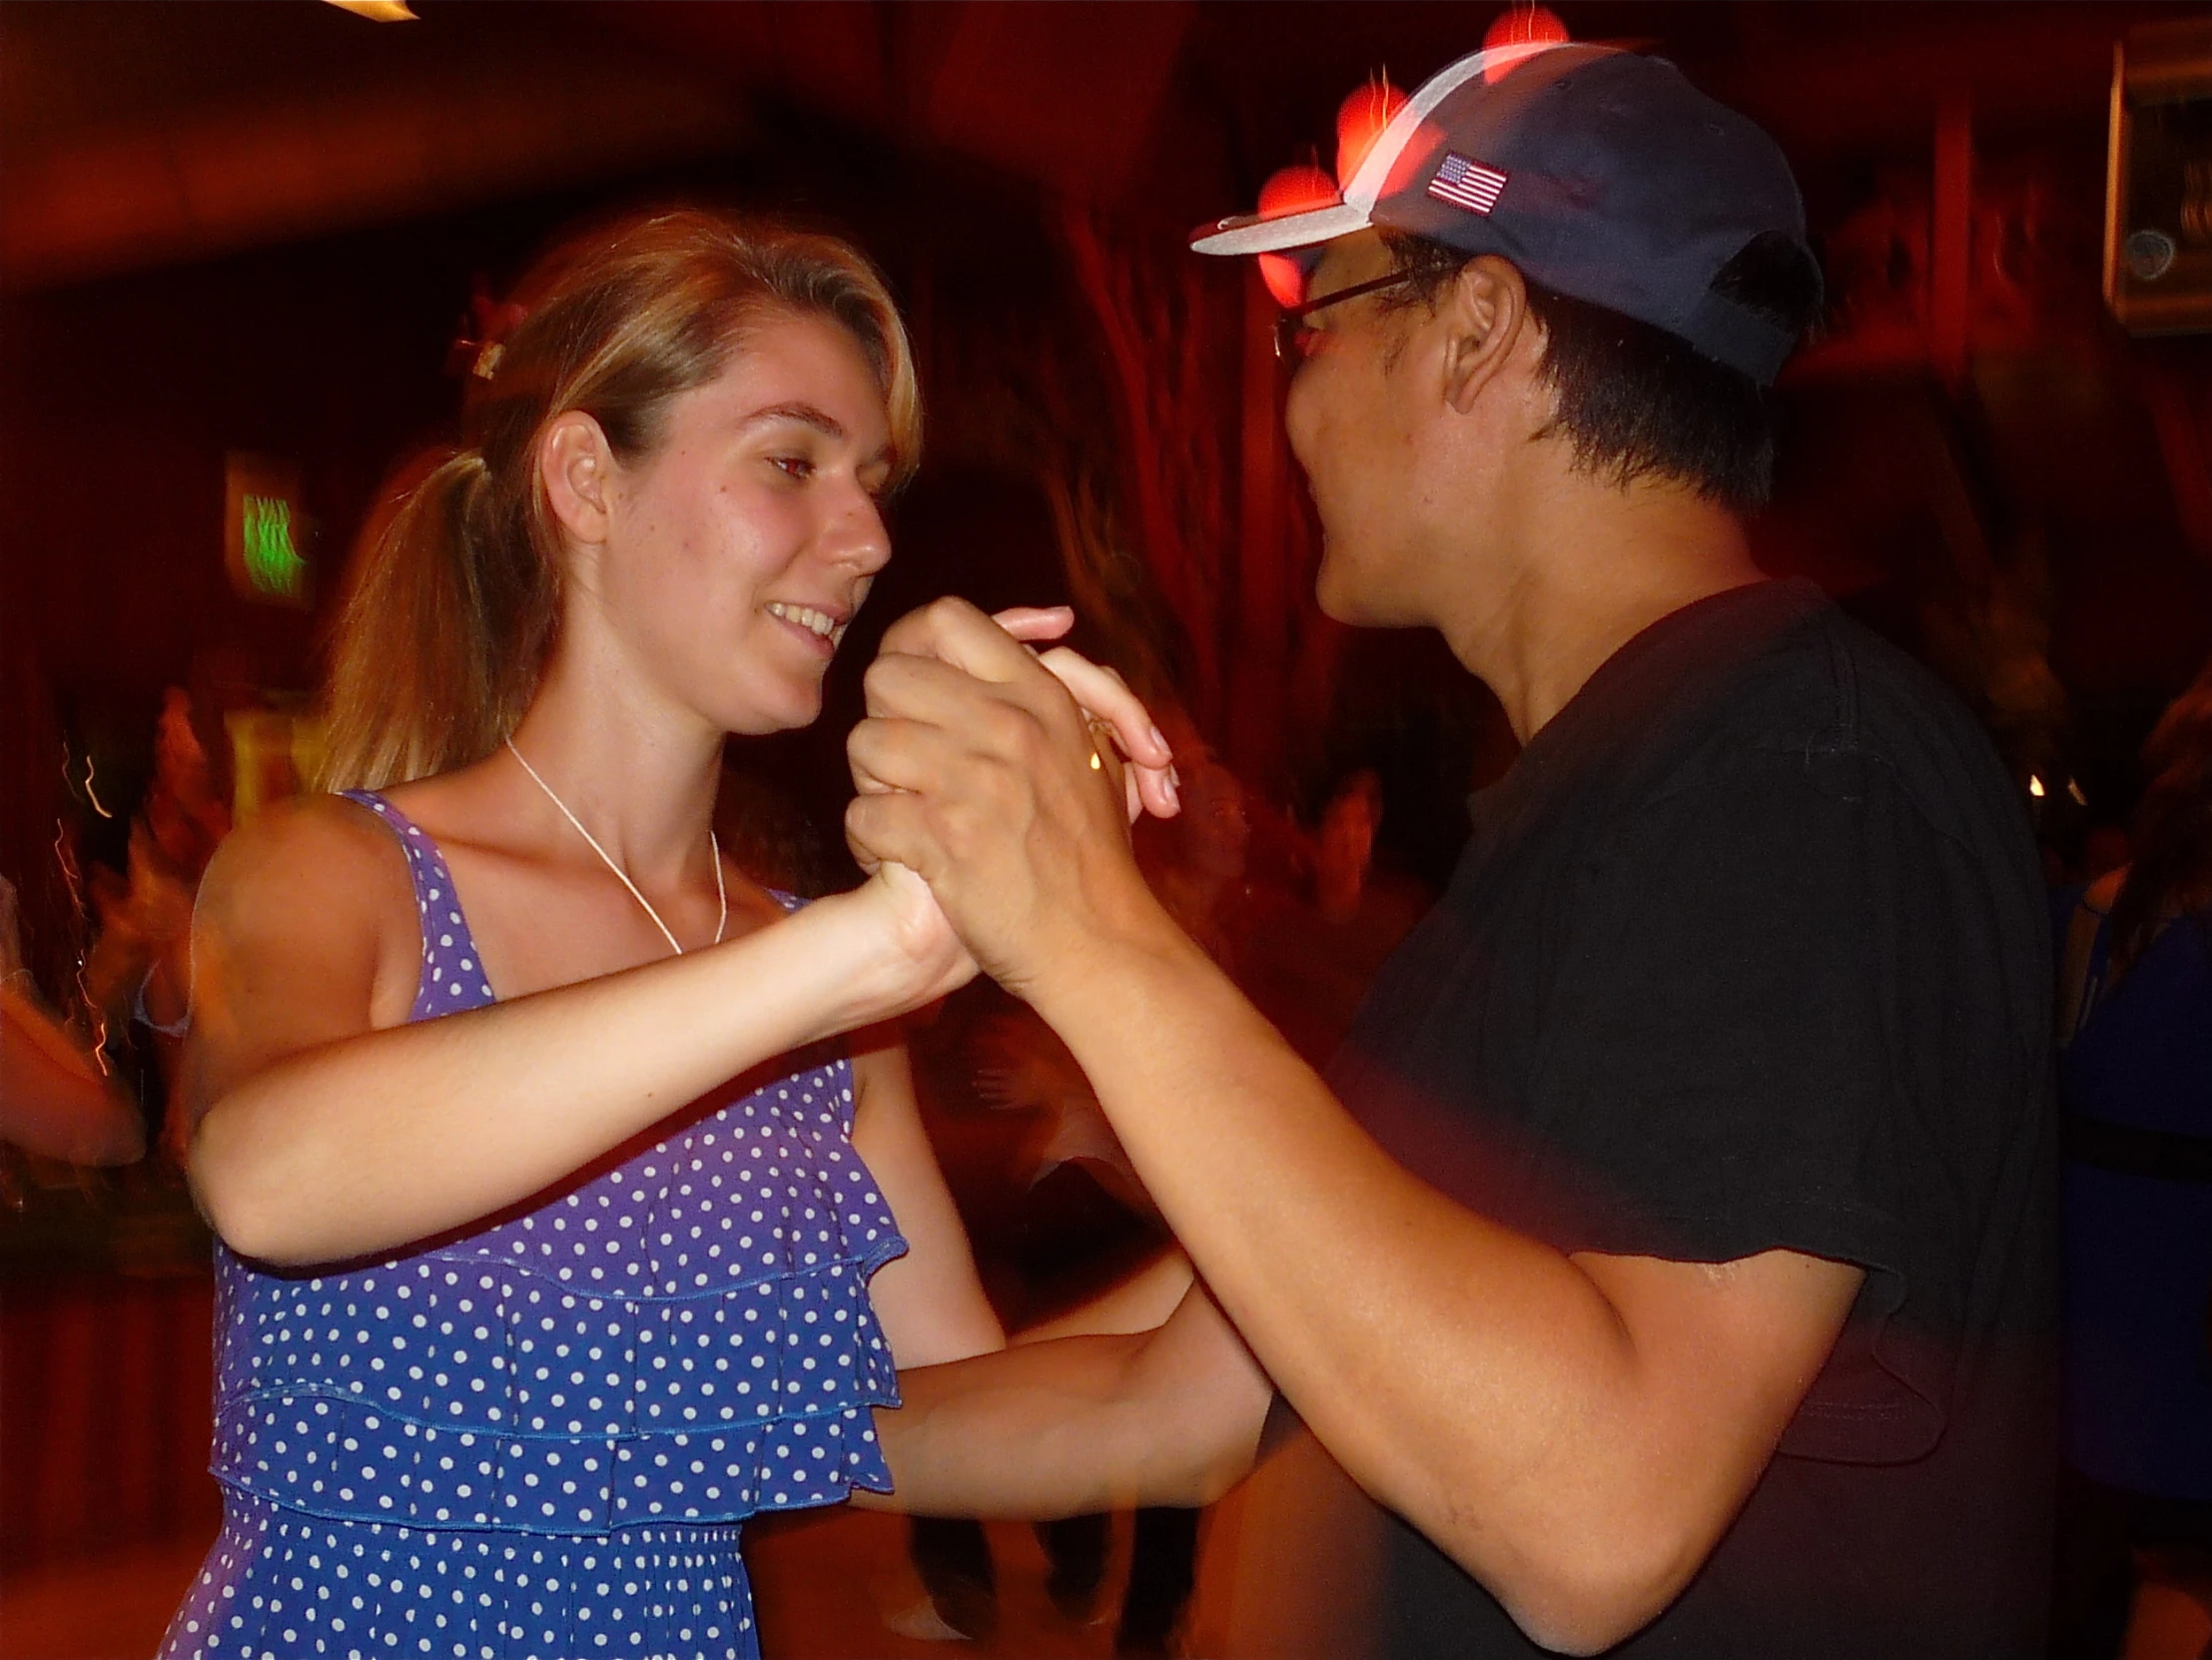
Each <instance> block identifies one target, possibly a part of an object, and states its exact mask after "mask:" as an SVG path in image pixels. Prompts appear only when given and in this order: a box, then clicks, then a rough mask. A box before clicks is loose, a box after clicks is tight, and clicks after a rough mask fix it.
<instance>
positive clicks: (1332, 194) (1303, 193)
mask: <svg viewBox="0 0 2212 1660" xmlns="http://www.w3.org/2000/svg"><path fill="white" fill-rule="evenodd" d="M1342 200H1343V198H1342V197H1340V196H1338V195H1337V194H1336V181H1335V180H1334V179H1331V178H1330V177H1329V176H1328V175H1327V174H1326V173H1323V172H1322V171H1321V170H1320V169H1319V168H1317V167H1313V166H1310V165H1306V166H1299V167H1283V168H1277V169H1276V170H1275V172H1274V174H1273V175H1272V176H1271V177H1270V178H1269V179H1268V181H1267V182H1266V183H1265V184H1264V185H1261V186H1260V187H1259V217H1260V218H1262V219H1281V218H1282V217H1283V216H1284V215H1286V214H1300V213H1304V212H1305V211H1306V210H1307V209H1308V208H1326V207H1329V206H1331V205H1333V204H1335V203H1337V202H1340V201H1342Z"/></svg>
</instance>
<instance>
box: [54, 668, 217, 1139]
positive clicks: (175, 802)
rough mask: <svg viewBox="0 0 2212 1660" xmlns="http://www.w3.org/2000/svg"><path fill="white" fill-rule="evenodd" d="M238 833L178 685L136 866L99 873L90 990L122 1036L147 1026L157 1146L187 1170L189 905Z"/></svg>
mask: <svg viewBox="0 0 2212 1660" xmlns="http://www.w3.org/2000/svg"><path fill="white" fill-rule="evenodd" d="M230 832H231V814H230V810H229V809H228V808H227V807H225V806H224V804H223V801H222V799H221V797H220V796H218V795H217V794H216V790H215V781H214V777H213V772H212V769H211V768H210V766H209V764H208V755H207V751H206V749H205V748H204V747H202V745H201V743H200V738H199V735H198V733H197V732H195V731H194V729H193V724H192V699H191V697H190V696H189V695H187V694H186V693H185V692H184V691H182V690H181V689H179V688H178V687H176V686H171V687H170V688H169V689H168V690H167V691H166V692H165V693H164V694H163V697H162V709H161V714H160V716H159V717H158V719H157V721H156V723H155V728H154V780H153V784H152V786H151V787H150V788H149V789H148V791H147V795H146V806H145V810H144V811H143V812H142V813H141V814H140V815H139V816H138V817H137V818H136V819H135V820H133V821H132V824H131V840H130V853H129V868H128V870H127V871H126V873H125V875H124V877H123V879H122V880H121V881H117V880H115V879H114V877H113V873H111V872H109V871H107V870H106V869H105V867H96V868H95V869H94V871H93V876H92V884H91V885H92V896H93V904H94V908H95V909H96V910H97V912H98V913H99V918H100V929H99V933H98V936H97V938H96V939H95V940H94V942H93V946H92V949H91V951H90V952H89V953H87V955H86V960H85V987H86V992H87V994H88V995H89V996H90V997H91V999H92V1001H93V1002H94V1003H95V1004H96V1005H98V1006H99V1007H100V1008H101V1009H102V1010H103V1011H105V1013H106V1015H107V1018H108V1020H109V1022H110V1024H111V1026H113V1027H114V1028H115V1029H116V1030H119V1031H120V1030H123V1029H124V1028H125V1027H126V1026H128V1025H129V1024H131V1023H134V1022H135V1023H137V1024H138V1025H141V1026H143V1027H145V1028H146V1030H147V1034H148V1037H149V1039H150V1040H151V1042H152V1046H153V1060H154V1063H155V1065H154V1073H153V1081H154V1084H155V1085H157V1086H159V1092H160V1093H159V1094H158V1095H157V1097H156V1099H157V1100H159V1101H160V1102H161V1107H160V1110H159V1114H158V1117H159V1119H160V1125H161V1129H160V1138H159V1140H160V1144H161V1147H162V1149H163V1151H164V1152H165V1153H166V1154H167V1155H168V1157H169V1159H170V1161H171V1162H172V1163H173V1164H175V1165H176V1166H177V1167H178V1168H179V1169H182V1168H183V1166H184V1162H185V1155H186V1152H187V1143H188V1140H189V1136H190V1128H191V1127H190V1125H189V1123H188V1121H187V1115H186V1114H185V1112H184V1111H183V1109H182V1105H181V1103H180V1102H179V1100H178V1099H177V1095H176V1085H177V1080H178V1076H179V1066H178V1063H179V1061H180V1059H181V1058H182V1055H183V1051H184V1039H185V1033H186V1032H187V1031H188V1030H189V1028H190V1021H189V1018H188V1016H189V1011H190V1008H191V1004H192V953H191V936H192V906H193V900H194V897H195V896H196V895H197V894H198V892H199V888H200V878H201V876H202V875H203V874H204V873H205V872H206V870H207V868H208V861H209V860H210V859H212V858H214V857H215V850H216V848H217V847H219V846H220V845H222V842H223V838H224V837H225V836H227V835H229V834H230Z"/></svg>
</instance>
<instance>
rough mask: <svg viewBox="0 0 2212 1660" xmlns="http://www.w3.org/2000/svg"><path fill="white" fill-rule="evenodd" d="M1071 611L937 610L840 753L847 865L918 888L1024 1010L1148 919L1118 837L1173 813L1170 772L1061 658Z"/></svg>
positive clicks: (888, 652)
mask: <svg viewBox="0 0 2212 1660" xmlns="http://www.w3.org/2000/svg"><path fill="white" fill-rule="evenodd" d="M1074 620H1075V618H1074V613H1073V612H1071V611H1070V610H1069V609H1067V608H1066V607H1065V606H1055V607H1038V608H1030V607H1023V608H1019V609H1015V610H1008V611H1001V612H999V613H998V614H997V615H995V616H986V615H985V614H984V613H983V612H982V611H980V610H978V609H976V607H975V606H973V605H970V604H968V603H967V602H965V601H963V600H959V599H940V600H938V601H936V602H935V603H933V604H930V605H927V606H925V607H923V608H922V609H921V610H918V611H915V612H913V613H911V614H909V615H908V616H905V617H903V618H901V619H900V620H899V621H898V622H897V623H895V624H894V625H893V626H892V627H891V629H890V631H889V632H888V633H886V634H885V636H884V641H883V648H882V651H881V653H880V654H879V655H878V657H877V658H876V660H875V662H874V663H872V664H871V665H870V666H869V669H868V674H867V679H866V689H867V718H866V719H864V720H863V721H862V722H861V723H860V724H859V725H858V726H856V727H855V728H854V729H853V732H852V735H851V737H850V738H849V739H848V740H847V743H846V752H847V755H848V757H849V759H850V760H851V762H852V767H853V781H854V783H855V785H856V786H857V787H858V789H859V792H860V793H859V794H858V795H857V796H855V798H854V799H853V801H852V803H851V805H850V806H849V807H848V808H847V809H846V813H845V835H846V840H847V842H848V843H849V844H850V845H851V847H852V850H853V854H854V857H855V858H857V859H858V860H859V861H860V863H861V866H862V868H863V869H865V870H868V871H870V872H871V873H875V872H878V871H879V869H880V870H882V871H883V873H884V874H885V875H887V876H896V875H898V873H899V872H900V871H901V869H903V870H904V871H906V872H911V873H913V875H915V876H919V877H920V878H921V880H922V881H923V882H924V883H926V884H927V885H928V888H929V891H930V894H931V895H932V896H934V898H935V901H936V904H937V906H938V907H939V908H940V909H941V910H942V912H943V915H944V917H945V919H946V921H947V922H949V923H950V925H951V927H952V929H953V931H954V932H955V933H957V934H958V935H959V937H960V941H961V943H962V944H963V945H964V946H965V947H966V948H967V950H968V952H969V953H970V954H971V955H972V956H973V957H974V959H975V961H976V963H977V964H978V965H979V966H980V967H981V968H982V969H983V970H984V971H985V972H986V973H988V974H990V975H991V976H992V978H994V979H995V980H998V981H999V982H1000V983H1001V984H1002V985H1005V986H1007V987H1008V988H1009V989H1010V990H1013V991H1014V992H1016V993H1017V994H1018V995H1019V994H1023V993H1024V992H1025V991H1027V990H1028V989H1029V988H1030V987H1032V986H1033V985H1034V983H1035V981H1036V978H1037V976H1038V974H1039V973H1040V972H1041V971H1043V970H1046V969H1049V967H1050V966H1051V965H1052V964H1053V963H1054V962H1056V961H1061V960H1065V959H1066V957H1067V955H1068V954H1069V953H1070V952H1071V951H1073V952H1075V953H1076V954H1079V955H1080V953H1081V951H1082V948H1083V944H1084V942H1085V941H1086V940H1087V939H1093V938H1097V937H1099V936H1100V935H1101V934H1102V933H1103V932H1106V931H1110V930H1112V929H1115V928H1117V927H1120V926H1124V925H1126V924H1129V923H1131V922H1132V921H1134V920H1135V919H1136V917H1137V916H1139V915H1140V914H1141V912H1142V911H1143V909H1144V908H1145V907H1147V906H1148V905H1149V903H1150V901H1149V894H1148V892H1147V890H1146V889H1145V887H1144V882H1143V878H1142V877H1141V876H1140V875H1139V874H1138V873H1137V870H1136V866H1135V862H1134V859H1133V858H1132V857H1131V854H1130V849H1129V838H1128V827H1129V825H1130V824H1131V823H1133V822H1134V820H1135V819H1136V817H1137V816H1138V815H1139V814H1140V813H1142V812H1146V811H1149V812H1151V813H1154V814H1156V815H1158V816H1159V817H1162V818H1165V817H1169V816H1172V815H1173V814H1174V813H1175V812H1176V811H1177V809H1178V806H1179V803H1178V801H1177V797H1176V782H1177V781H1176V776H1175V772H1174V757H1173V755H1172V754H1171V753H1170V751H1169V749H1168V746H1167V742H1166V740H1165V739H1164V738H1163V737H1161V735H1160V733H1159V730H1158V728H1157V727H1156V726H1154V725H1153V723H1152V720H1151V717H1150V715H1149V714H1147V713H1146V711H1145V709H1144V706H1143V704H1142V703H1141V702H1139V701H1138V699H1137V697H1136V695H1135V694H1134V693H1133V692H1131V691H1130V690H1129V688H1128V687H1127V686H1126V685H1125V684H1124V683H1123V682H1122V680H1121V677H1120V676H1119V675H1117V674H1115V673H1114V672H1113V671H1112V670H1111V669H1109V668H1106V667H1103V666H1101V665H1100V664H1097V663H1094V662H1092V661H1091V660H1090V659H1089V658H1087V657H1084V656H1082V655H1081V654H1079V653H1077V652H1075V651H1072V650H1069V649H1068V648H1067V647H1065V646H1055V647H1052V648H1050V649H1046V650H1043V651H1040V650H1037V649H1035V648H1033V647H1032V645H1031V644H1029V643H1028V642H1031V641H1044V640H1053V639H1058V638H1059V637H1061V636H1062V635H1064V634H1065V633H1067V631H1068V629H1069V628H1070V627H1071V626H1072V625H1073V623H1074Z"/></svg>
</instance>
